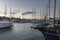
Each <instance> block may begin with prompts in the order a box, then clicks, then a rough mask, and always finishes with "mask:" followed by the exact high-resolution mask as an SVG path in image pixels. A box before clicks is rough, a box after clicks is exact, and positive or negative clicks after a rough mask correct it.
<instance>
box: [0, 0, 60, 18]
mask: <svg viewBox="0 0 60 40" xmlns="http://www.w3.org/2000/svg"><path fill="white" fill-rule="evenodd" d="M5 4H6V6H7V13H8V14H9V11H10V8H11V9H12V11H13V10H19V11H20V12H19V13H18V14H17V15H21V14H22V13H24V12H28V11H32V9H33V8H36V11H37V12H40V13H41V15H43V16H44V15H45V14H46V12H47V11H48V10H47V9H48V7H47V6H48V0H0V11H1V12H2V13H0V15H4V14H3V13H4V11H5ZM53 5H54V0H51V8H50V9H51V17H52V16H53ZM58 8H59V0H57V12H58ZM8 16H9V15H8ZM27 16H28V15H27ZM30 16H31V15H30Z"/></svg>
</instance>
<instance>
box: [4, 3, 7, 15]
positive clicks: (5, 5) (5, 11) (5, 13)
mask: <svg viewBox="0 0 60 40" xmlns="http://www.w3.org/2000/svg"><path fill="white" fill-rule="evenodd" d="M6 10H7V9H6V4H5V13H4V14H5V16H7V13H6Z"/></svg>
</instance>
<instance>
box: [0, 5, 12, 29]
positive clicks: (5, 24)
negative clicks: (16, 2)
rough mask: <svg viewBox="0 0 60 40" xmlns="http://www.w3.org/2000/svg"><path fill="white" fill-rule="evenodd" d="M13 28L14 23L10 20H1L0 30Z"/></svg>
mask: <svg viewBox="0 0 60 40" xmlns="http://www.w3.org/2000/svg"><path fill="white" fill-rule="evenodd" d="M5 15H6V5H5ZM12 26H13V23H12V22H11V21H10V20H8V19H5V20H3V19H0V29H2V28H10V27H12Z"/></svg>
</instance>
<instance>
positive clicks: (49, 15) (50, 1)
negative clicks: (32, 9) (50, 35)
mask: <svg viewBox="0 0 60 40" xmlns="http://www.w3.org/2000/svg"><path fill="white" fill-rule="evenodd" d="M50 5H51V0H49V6H48V8H49V19H50Z"/></svg>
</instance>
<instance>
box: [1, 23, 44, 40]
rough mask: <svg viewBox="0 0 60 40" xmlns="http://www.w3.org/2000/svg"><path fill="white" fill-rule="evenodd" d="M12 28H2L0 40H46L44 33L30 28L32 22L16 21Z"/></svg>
mask: <svg viewBox="0 0 60 40" xmlns="http://www.w3.org/2000/svg"><path fill="white" fill-rule="evenodd" d="M13 25H14V26H13V27H12V28H7V29H3V30H0V40H44V35H43V34H42V33H41V32H40V31H39V30H36V29H33V28H30V27H31V26H32V23H14V24H13Z"/></svg>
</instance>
